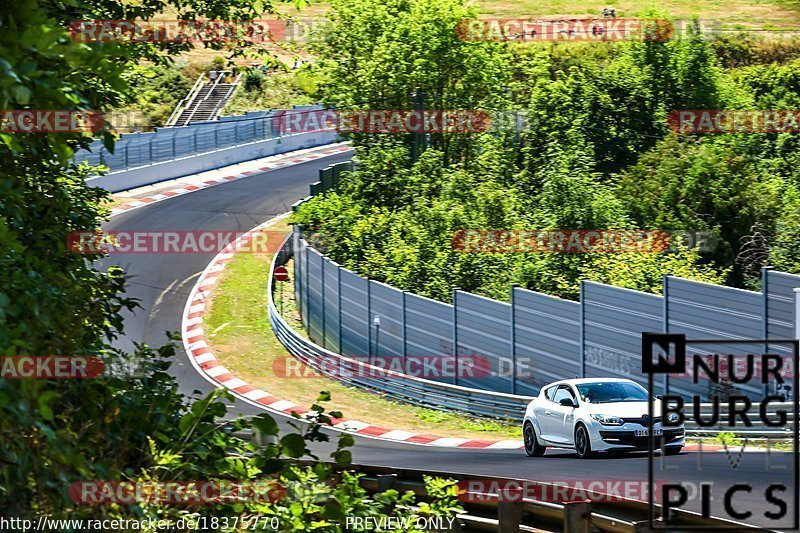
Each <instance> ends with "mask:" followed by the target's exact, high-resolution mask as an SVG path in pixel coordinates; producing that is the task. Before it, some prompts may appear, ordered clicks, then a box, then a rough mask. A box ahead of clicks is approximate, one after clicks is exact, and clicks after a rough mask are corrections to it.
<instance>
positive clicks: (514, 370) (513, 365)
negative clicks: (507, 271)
mask: <svg viewBox="0 0 800 533" xmlns="http://www.w3.org/2000/svg"><path fill="white" fill-rule="evenodd" d="M517 287H519V285H518V284H517V283H513V284H511V394H516V393H517V315H516V304H515V303H514V294H515V293H516V291H517Z"/></svg>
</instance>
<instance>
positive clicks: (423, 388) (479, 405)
mask: <svg viewBox="0 0 800 533" xmlns="http://www.w3.org/2000/svg"><path fill="white" fill-rule="evenodd" d="M296 243H297V235H296V234H295V235H293V236H291V237H289V238H288V239H287V240H286V241H285V242H284V244H283V246H282V247H281V250H280V252H279V253H278V254H276V255H275V258H274V259H273V262H272V265H271V267H270V274H271V273H272V271H274V270H275V267H276V266H279V265H280V266H282V265H284V264H286V262H287V261H289V259H291V258H292V256H293V254H295V255H294V259H295V263H298V262H299V261H300V259H299V258H298V256H297V255H296V252H297V250H298V248H296ZM340 272H341V271H340ZM356 277H357V276H356ZM273 290H274V282H273V277H272V275H270V276H269V284H268V289H267V291H268V313H269V321H270V325H271V326H272V329H273V331H274V332H275V335H276V336H277V337H278V339H279V340H280V341H281V343H282V344H283V345H284V346H285V347H286V348H287V349H288V350H289V352H290V353H291V354H292V355H293V356H294V357H295V358H297V359H298V360H299V361H301V362H303V363H304V364H306V365H308V366H309V367H311V368H313V369H315V370H317V371H318V372H320V373H321V374H324V375H327V376H329V377H331V378H332V379H336V380H337V381H340V382H342V383H345V384H347V385H351V386H354V387H358V388H361V389H365V390H369V391H371V392H374V393H376V394H380V395H383V396H387V397H390V398H393V399H396V400H400V401H403V402H406V403H410V404H413V405H419V406H423V407H429V408H433V409H438V410H440V411H447V412H455V413H465V414H468V415H469V416H471V417H475V418H489V419H498V418H499V419H505V420H510V421H514V422H520V421H521V420H522V417H523V414H524V413H525V407H526V406H527V404H528V403H529V402H530V401H531V400H532V399H533V397H532V396H521V395H516V394H504V393H500V392H491V391H486V390H481V389H475V388H470V387H464V386H458V385H452V384H449V383H442V382H440V381H434V380H429V379H423V378H419V377H415V376H408V375H404V374H400V373H397V372H390V371H387V370H382V369H379V368H377V367H375V366H372V365H370V364H369V362H367V361H363V360H360V359H358V358H354V357H346V356H343V355H340V354H339V353H336V352H333V351H330V350H327V349H325V348H323V347H322V346H319V345H318V344H316V343H314V342H312V341H310V340H308V339H307V338H305V337H303V336H302V335H300V334H299V333H297V332H296V331H294V329H292V327H291V326H290V325H289V324H288V323H287V322H286V321H285V320H284V319H283V317H282V316H281V315H280V313H279V312H278V309H277V307H276V306H275V302H274V300H273ZM409 296H410V295H409ZM301 299H302V298H298V301H300V300H301ZM421 301H424V300H421ZM428 302H429V303H436V304H438V303H439V302H433V301H432V300H428ZM441 305H444V304H441ZM332 368H335V369H338V371H337V372H335V373H332V372H330V369H332ZM553 379H554V380H557V379H563V378H559V377H554V378H553ZM792 406H793V404H792V403H791V402H786V403H772V404H770V407H771V408H770V409H769V410H767V412H766V415H767V416H768V417H769V418H770V419H771V420H775V419H777V413H778V411H784V412H785V413H786V416H787V424H786V427H774V426H768V425H765V424H764V423H763V422H761V421H760V420H759V421H754V422H753V425H752V426H749V427H746V428H744V429H737V430H736V431H735V433H736V436H737V437H740V438H750V439H764V438H774V439H788V438H791V436H792V431H791V430H792V427H793V426H792V424H793V421H794V415H793V407H792ZM686 409H687V410H691V409H692V406H691V405H687V406H686ZM712 412H713V411H712V406H711V404H702V405H701V408H700V413H701V414H702V415H703V419H705V420H708V419H710V415H711V414H712ZM727 413H728V410H727V406H726V405H725V404H721V405H720V419H721V420H725V418H726V416H727ZM686 431H687V435H688V436H690V437H698V436H713V435H716V434H719V433H728V432H730V431H731V429H730V428H729V427H720V426H712V427H699V426H697V425H696V424H695V423H694V422H693V421H692V422H689V423H687V425H686ZM737 446H738V445H733V447H734V448H737Z"/></svg>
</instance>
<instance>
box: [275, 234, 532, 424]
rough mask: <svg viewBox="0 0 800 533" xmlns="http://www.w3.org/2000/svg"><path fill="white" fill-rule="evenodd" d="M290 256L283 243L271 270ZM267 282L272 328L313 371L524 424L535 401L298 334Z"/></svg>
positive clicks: (364, 386)
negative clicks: (408, 369)
mask: <svg viewBox="0 0 800 533" xmlns="http://www.w3.org/2000/svg"><path fill="white" fill-rule="evenodd" d="M289 242H290V241H287V243H289ZM291 253H292V252H291V246H287V245H286V243H284V247H283V248H282V250H281V253H279V254H276V256H275V259H274V261H273V264H272V270H274V269H275V267H276V266H279V265H283V264H285V263H286V261H288V260H289V258H290V257H291ZM269 279H270V281H269V287H268V292H269V304H268V305H269V321H270V325H271V326H272V329H273V331H274V332H275V335H276V336H277V337H278V339H279V340H280V341H281V343H283V345H284V346H286V348H287V349H288V350H289V352H291V354H292V355H293V356H294V357H296V358H297V359H298V360H300V361H302V362H303V363H305V364H306V365H308V366H309V367H311V368H313V369H315V370H317V371H319V372H320V373H322V374H325V375H329V376H331V377H332V378H334V379H337V380H338V381H341V382H343V383H346V384H348V385H352V386H355V387H359V388H362V389H367V390H371V391H373V392H376V393H379V394H382V395H384V396H388V397H390V398H394V399H397V400H400V401H404V402H407V403H411V404H414V405H420V406H425V407H433V408H436V409H442V408H444V409H446V410H452V411H459V412H466V413H471V414H472V415H474V416H477V417H483V418H507V419H511V420H521V419H522V415H523V414H524V412H525V407H526V406H527V404H528V402H530V400H531V398H530V397H528V396H518V395H514V394H502V393H497V392H490V391H483V390H478V389H470V388H467V387H460V386H456V385H450V384H448V383H440V382H437V381H433V380H429V379H424V378H418V377H414V376H407V375H404V374H399V373H396V372H391V371H388V370H381V369H378V368H377V367H374V366H371V365H369V364H368V363H366V362H364V361H359V360H357V359H354V358H350V357H345V356H342V355H339V354H337V353H335V352H332V351H329V350H326V349H325V348H323V347H322V346H318V345H317V344H315V343H314V342H312V341H309V340H308V339H306V338H304V337H302V336H301V335H299V334H298V333H297V332H296V331H294V330H293V329H292V328H291V326H289V324H288V323H287V322H286V321H285V320H284V319H283V317H282V316H281V315H280V313H278V309H277V308H276V307H275V302H274V301H273V298H272V291H273V279H272V276H270V278H269ZM332 368H336V369H340V370H337V372H336V373H335V375H332V374H331V372H330V369H332Z"/></svg>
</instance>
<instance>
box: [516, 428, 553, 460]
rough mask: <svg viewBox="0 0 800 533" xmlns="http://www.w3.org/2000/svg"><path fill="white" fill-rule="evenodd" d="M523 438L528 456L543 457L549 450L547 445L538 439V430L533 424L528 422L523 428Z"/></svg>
mask: <svg viewBox="0 0 800 533" xmlns="http://www.w3.org/2000/svg"><path fill="white" fill-rule="evenodd" d="M522 438H523V440H524V441H525V453H526V454H527V456H528V457H541V456H542V455H544V452H545V451H546V450H547V447H546V446H542V445H541V444H539V442H538V441H537V440H536V430H534V429H533V424H531V423H530V422H527V423H526V424H525V428H524V429H523V430H522Z"/></svg>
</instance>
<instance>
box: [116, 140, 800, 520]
mask: <svg viewBox="0 0 800 533" xmlns="http://www.w3.org/2000/svg"><path fill="white" fill-rule="evenodd" d="M350 157H352V153H348V152H343V153H340V154H336V155H332V156H327V157H324V158H320V159H317V160H314V161H310V162H306V163H301V164H298V165H295V166H291V167H287V168H281V169H276V170H271V171H267V172H263V173H260V174H255V175H253V176H250V177H247V178H243V179H240V180H237V181H234V182H230V183H226V184H223V185H218V186H216V187H212V188H208V189H203V190H199V191H196V192H193V193H192V194H187V195H183V196H177V197H175V198H171V199H169V200H166V201H163V202H158V203H155V204H152V205H148V206H145V207H142V208H139V209H136V210H132V211H130V212H126V213H123V214H120V215H118V216H115V217H114V218H113V219H112V220H111V221H109V222H108V223H107V224H105V226H104V229H105V230H107V231H147V230H150V231H156V230H164V229H170V230H230V231H247V230H250V229H251V228H253V227H254V226H257V225H258V224H260V223H262V222H264V221H266V220H268V219H270V218H273V217H275V216H277V215H280V214H282V213H285V212H287V211H289V210H290V206H291V205H292V204H293V203H294V202H296V201H297V200H299V199H300V198H302V197H304V196H306V195H307V194H308V185H309V184H310V183H312V182H315V181H317V180H318V171H319V169H321V168H324V167H326V166H328V165H331V164H333V163H337V162H340V161H345V160H347V159H349V158H350ZM215 255H216V254H214V253H210V254H115V255H112V256H110V257H109V258H107V259H105V264H116V265H119V266H121V267H122V268H123V269H124V270H125V272H126V275H127V276H128V283H127V295H128V296H131V297H135V298H138V299H139V300H140V305H141V308H140V309H137V310H135V311H134V312H130V313H125V315H124V320H125V328H126V331H125V334H124V336H122V337H121V338H120V339H118V341H117V342H116V345H117V346H118V347H120V348H122V349H125V350H130V349H131V348H132V346H133V343H134V342H146V343H148V344H151V345H159V344H163V343H164V342H165V341H166V340H167V339H166V337H165V332H167V331H180V327H181V317H182V312H183V309H184V307H185V305H186V301H187V299H188V297H189V294H190V292H191V289H192V287H193V286H194V284H195V282H196V281H197V277H198V276H199V274H200V273H201V272H202V271H203V270H204V269H205V267H206V266H207V264H208V263H209V262H210V261H211V260H212V259H213V257H214V256H215ZM171 372H172V374H173V375H174V376H175V377H176V378H177V380H178V382H179V385H180V389H181V391H182V392H184V393H185V394H189V395H191V394H192V393H193V391H200V392H201V393H204V394H205V393H208V392H210V391H211V390H212V388H213V385H212V384H211V383H209V382H208V381H207V380H206V379H204V378H203V377H202V376H200V375H199V374H198V373H197V372H196V370H195V368H194V367H193V366H192V364H191V363H190V361H189V359H188V356H187V354H186V353H185V352H184V351H183V348H182V346H179V347H178V357H177V358H176V361H175V362H174V363H173V367H172V369H171ZM258 412H260V409H259V408H258V407H256V406H254V405H252V404H250V403H247V402H242V401H237V402H235V404H234V405H233V406H232V408H231V409H229V415H231V416H236V415H254V414H257V413H258ZM345 414H348V413H345ZM350 414H351V415H353V416H356V415H357V414H358V413H350ZM276 417H277V416H276ZM284 423H285V420H284ZM315 452H318V453H321V454H326V447H325V446H322V447H320V448H318V449H315ZM737 452H738V449H735V450H731V457H729V456H728V455H727V454H725V453H704V454H702V457H698V456H699V455H700V454H698V453H684V454H682V455H681V456H680V457H676V458H670V465H671V466H673V467H674V466H678V467H679V469H678V470H668V471H660V470H659V466H658V464H657V465H656V472H657V473H656V476H657V477H658V478H659V479H672V480H683V481H694V482H697V483H698V484H699V483H700V482H713V483H714V485H715V486H724V487H727V486H730V485H731V484H733V483H736V482H741V481H744V480H746V481H748V482H749V483H751V484H752V485H753V488H754V489H753V492H752V493H750V494H743V493H742V494H740V495H737V496H736V498H735V503H736V504H737V505H738V506H740V507H741V508H742V509H743V510H744V509H749V510H751V511H753V517H752V518H750V519H748V520H747V522H748V523H753V524H760V525H763V526H770V525H771V524H772V523H771V522H769V521H768V520H767V519H765V518H764V517H763V516H762V513H763V511H764V510H768V509H769V508H771V507H768V506H769V504H765V503H764V499H763V494H762V492H763V488H764V487H766V485H767V484H769V483H774V482H782V483H785V484H787V486H789V487H790V490H789V493H788V494H787V497H788V496H789V495H790V494H791V487H793V482H792V478H791V470H792V469H791V466H790V465H789V463H788V461H787V459H788V455H789V454H778V455H776V454H772V457H771V458H767V457H766V454H764V453H759V452H752V453H750V452H748V453H745V454H743V456H742V459H741V462H740V463H739V464H738V465H737V467H736V468H735V469H734V468H732V467H731V462H732V461H735V459H736V458H737V457H736V454H737ZM781 456H786V457H781ZM353 458H354V461H355V462H357V463H361V464H368V465H376V466H387V467H396V468H413V469H429V470H430V471H431V472H436V471H443V472H447V471H450V472H462V473H466V474H475V475H487V476H501V477H508V478H514V479H530V480H542V481H552V480H584V481H586V480H598V479H599V480H606V479H608V480H647V456H646V454H632V455H630V456H620V457H613V458H598V459H594V460H578V459H577V458H576V457H575V454H574V453H569V452H557V451H555V452H554V451H548V452H547V453H546V455H545V456H543V457H540V458H526V457H525V455H524V453H523V452H521V451H519V450H499V449H498V450H491V449H483V450H466V449H441V448H434V447H421V446H415V445H409V444H403V443H396V442H389V441H381V440H376V439H369V438H361V437H356V445H355V448H354V449H353ZM770 461H771V463H770ZM765 464H766V465H768V466H769V468H765ZM781 466H786V467H787V468H786V469H785V470H782V469H780V467H781ZM789 506H790V507H789V509H790V512H791V509H792V507H793V505H792V502H791V501H790V502H789ZM689 508H694V509H696V510H699V502H697V504H696V505H694V506H692V507H689ZM712 513H713V514H715V515H719V516H725V515H724V513H723V511H722V497H721V494H719V495H716V496H715V499H714V502H713V503H712Z"/></svg>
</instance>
